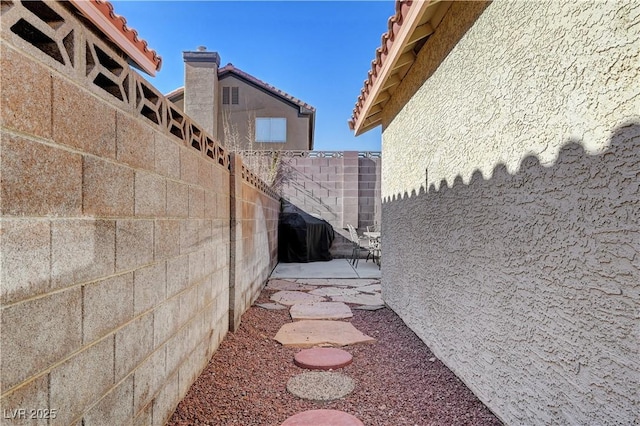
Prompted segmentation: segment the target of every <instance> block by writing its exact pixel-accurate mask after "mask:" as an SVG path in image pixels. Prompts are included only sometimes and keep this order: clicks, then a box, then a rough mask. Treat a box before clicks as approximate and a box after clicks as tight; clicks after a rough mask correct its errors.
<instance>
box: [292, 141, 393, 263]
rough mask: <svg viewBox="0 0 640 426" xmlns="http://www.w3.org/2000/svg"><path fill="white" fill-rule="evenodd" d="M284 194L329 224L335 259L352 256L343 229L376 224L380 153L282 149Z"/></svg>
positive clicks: (379, 211)
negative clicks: (333, 236)
mask: <svg viewBox="0 0 640 426" xmlns="http://www.w3.org/2000/svg"><path fill="white" fill-rule="evenodd" d="M282 158H283V160H282V161H283V169H284V170H285V173H286V179H285V181H284V185H283V190H282V196H283V198H285V199H286V200H287V201H289V202H291V203H293V204H295V205H296V206H298V207H300V208H301V209H303V210H304V211H306V212H307V213H310V214H314V215H317V216H319V217H321V218H323V219H324V220H326V221H327V222H329V223H330V224H331V225H332V226H333V228H334V230H335V231H336V232H337V238H336V240H335V242H334V245H333V247H332V249H331V252H332V254H333V255H334V256H350V255H351V244H350V243H349V242H348V239H349V237H348V232H347V231H346V228H347V225H348V224H351V225H353V226H354V227H355V228H359V229H360V230H366V227H367V226H374V225H378V226H379V225H380V222H381V211H382V208H381V201H382V199H381V196H380V181H381V179H380V177H381V174H382V170H381V162H382V159H381V157H380V153H377V152H373V153H371V152H362V153H359V152H357V151H344V152H322V151H319V152H313V151H312V152H309V151H286V152H284V153H283V154H282Z"/></svg>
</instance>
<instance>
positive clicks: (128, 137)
mask: <svg viewBox="0 0 640 426" xmlns="http://www.w3.org/2000/svg"><path fill="white" fill-rule="evenodd" d="M116 120H117V136H116V141H117V145H116V149H117V150H116V156H117V158H118V160H119V161H121V162H123V163H125V164H128V165H130V166H131V167H135V168H137V169H145V170H153V169H154V168H155V140H154V134H153V130H152V128H151V126H149V125H147V124H146V123H144V122H143V121H142V120H144V118H134V117H132V116H130V115H129V114H126V113H122V112H120V111H118V113H117V115H116Z"/></svg>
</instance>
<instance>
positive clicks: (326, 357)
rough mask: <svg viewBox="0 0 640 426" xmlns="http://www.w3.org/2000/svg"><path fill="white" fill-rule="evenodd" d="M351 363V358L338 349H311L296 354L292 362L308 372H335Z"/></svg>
mask: <svg viewBox="0 0 640 426" xmlns="http://www.w3.org/2000/svg"><path fill="white" fill-rule="evenodd" d="M352 361H353V356H352V355H351V354H350V353H349V352H347V351H343V350H342V349H338V348H311V349H304V350H302V351H300V352H298V353H297V354H296V355H295V356H294V358H293V362H294V363H295V364H296V365H297V366H298V367H301V368H307V369H309V370H337V369H338V368H342V367H346V366H347V365H349V364H351V362H352Z"/></svg>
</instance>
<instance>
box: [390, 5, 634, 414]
mask: <svg viewBox="0 0 640 426" xmlns="http://www.w3.org/2000/svg"><path fill="white" fill-rule="evenodd" d="M474 7H484V6H479V5H478V6H469V5H468V4H464V3H453V5H452V6H451V9H450V11H449V14H448V15H447V16H446V17H445V19H444V21H443V22H442V24H441V25H440V27H439V28H438V29H437V31H436V33H435V34H434V36H433V37H432V38H431V39H430V40H429V41H428V42H427V43H426V44H425V46H424V48H423V50H422V51H421V52H420V53H419V55H418V60H417V63H416V64H415V65H414V68H413V69H412V71H411V72H410V75H409V76H408V82H407V83H406V84H405V83H403V85H401V86H400V88H399V90H400V92H398V93H397V94H396V95H394V96H395V97H396V98H403V97H404V98H407V99H408V98H410V100H409V101H408V102H407V103H406V105H405V106H404V107H402V108H401V109H396V110H394V109H393V108H389V109H388V110H385V119H384V121H385V128H384V131H383V153H384V158H385V161H384V163H383V165H382V168H383V179H382V182H383V185H382V196H383V208H382V223H383V228H384V230H385V239H384V254H385V256H384V266H383V270H382V274H383V276H382V281H383V296H384V298H385V300H386V302H387V303H388V304H389V305H390V306H391V307H392V308H393V309H394V310H395V311H396V312H397V313H398V314H399V315H400V316H401V317H402V318H403V320H404V321H405V322H406V323H407V324H408V325H409V326H410V327H411V328H412V329H413V330H414V331H415V332H416V333H417V334H418V335H419V336H420V337H421V338H422V339H423V340H424V341H425V342H426V343H427V344H428V345H429V346H430V348H431V349H432V350H433V351H434V353H435V354H436V355H437V356H438V357H439V358H441V359H442V360H443V361H444V362H445V363H446V364H447V365H448V366H449V367H450V368H451V369H452V370H453V371H454V372H455V373H456V374H457V375H458V376H459V377H460V378H461V379H462V380H463V381H464V382H465V383H466V384H467V385H468V386H469V387H470V388H471V389H472V390H473V391H474V392H475V393H476V394H477V395H478V396H479V397H480V398H481V400H483V402H485V403H486V404H487V406H488V407H489V408H490V409H491V410H493V411H494V412H495V413H496V414H497V415H498V416H499V417H500V418H501V419H503V420H504V421H505V422H507V423H508V424H633V423H634V421H637V419H638V418H639V416H640V411H639V410H640V408H639V407H640V406H639V396H638V387H639V377H640V363H639V362H638V359H640V357H639V352H638V342H639V341H640V339H639V333H640V329H639V328H638V327H639V326H638V324H639V309H640V263H639V259H640V256H639V253H638V252H639V251H640V228H639V223H640V201H639V199H640V197H639V187H638V177H639V175H638V170H640V154H639V153H640V85H638V81H640V72H639V67H638V63H640V54H639V50H640V24H639V20H640V18H639V15H640V5H638V3H637V2H566V3H560V2H502V1H496V2H493V3H491V4H490V5H489V6H487V8H486V10H484V12H483V13H482V14H481V15H480V17H479V18H478V20H477V21H476V22H475V24H473V26H471V28H470V29H469V30H468V31H466V33H464V31H462V32H460V31H459V28H460V26H465V25H467V23H468V21H467V22H465V17H469V16H473V13H472V12H473V8H474ZM470 11H471V12H470ZM465 29H466V28H465ZM456 32H457V33H458V34H460V37H461V39H460V42H459V43H458V44H457V45H456V46H455V47H454V48H453V50H452V51H451V52H450V53H449V54H448V55H446V54H445V55H443V57H444V56H446V58H445V59H444V61H443V62H442V63H441V64H440V65H439V67H437V68H436V67H434V66H432V65H430V64H429V62H428V60H429V58H430V57H432V55H433V54H432V53H430V52H447V50H448V49H449V48H450V47H452V46H450V45H449V44H450V43H449V41H450V40H451V37H447V36H446V35H447V34H455V33H456ZM443 34H444V35H443ZM429 49H430V50H429ZM436 56H437V55H436ZM412 73H413V74H412ZM420 73H421V74H422V75H423V80H424V76H430V78H428V79H427V80H426V81H425V82H424V83H423V84H421V85H418V86H415V84H413V85H412V83H411V80H412V79H413V81H415V79H416V78H417V77H416V76H417V75H418V74H420ZM414 88H415V90H417V91H416V92H415V94H414V93H413V92H414ZM392 102H393V99H392Z"/></svg>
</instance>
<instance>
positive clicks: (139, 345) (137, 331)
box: [115, 312, 153, 380]
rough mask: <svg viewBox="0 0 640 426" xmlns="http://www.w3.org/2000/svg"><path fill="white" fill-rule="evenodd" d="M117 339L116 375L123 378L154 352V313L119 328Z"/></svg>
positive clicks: (118, 378)
mask: <svg viewBox="0 0 640 426" xmlns="http://www.w3.org/2000/svg"><path fill="white" fill-rule="evenodd" d="M115 339H116V343H115V377H116V380H121V379H122V378H123V377H125V376H126V375H127V374H129V373H130V372H131V371H133V370H134V369H135V368H136V367H137V366H138V364H140V362H142V360H144V359H145V358H146V357H147V356H149V355H150V354H151V353H152V352H153V313H151V312H150V313H148V314H146V315H144V316H142V317H139V318H136V319H135V320H134V321H132V322H131V323H129V324H127V326H126V327H124V328H122V329H120V330H118V332H117V333H116V337H115Z"/></svg>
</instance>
